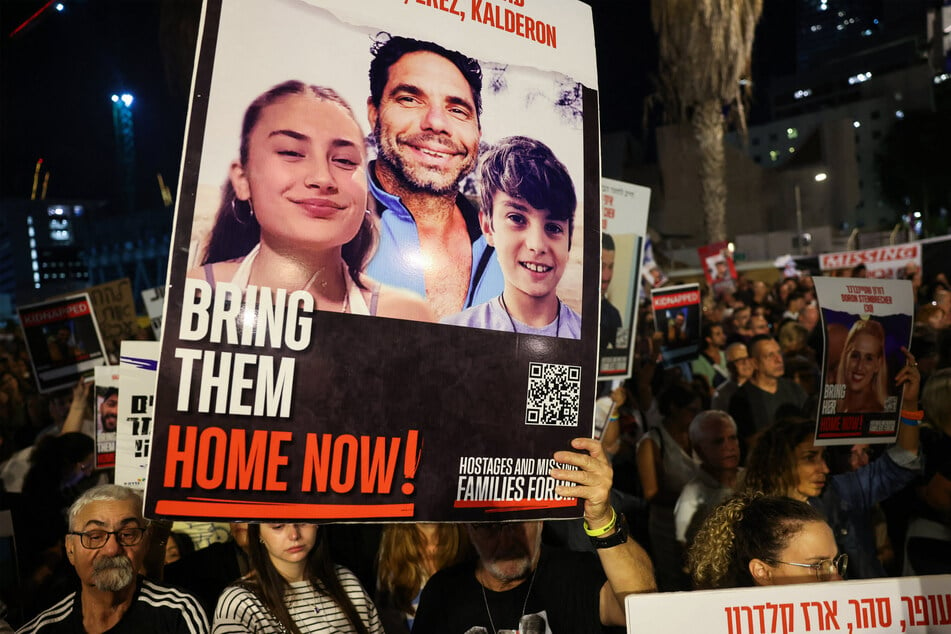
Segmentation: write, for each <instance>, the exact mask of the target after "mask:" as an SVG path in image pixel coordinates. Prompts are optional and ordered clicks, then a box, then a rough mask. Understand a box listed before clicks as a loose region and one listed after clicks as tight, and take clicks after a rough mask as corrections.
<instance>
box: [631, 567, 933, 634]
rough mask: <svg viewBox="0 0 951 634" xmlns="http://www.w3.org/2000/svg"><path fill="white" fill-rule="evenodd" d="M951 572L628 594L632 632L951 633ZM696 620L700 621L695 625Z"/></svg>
mask: <svg viewBox="0 0 951 634" xmlns="http://www.w3.org/2000/svg"><path fill="white" fill-rule="evenodd" d="M949 588H951V575H935V576H929V577H899V578H892V579H874V580H866V581H835V582H829V583H807V584H795V585H775V586H760V587H756V588H729V589H725V590H703V591H695V592H662V593H654V594H631V595H628V597H627V598H626V599H625V600H624V608H625V611H626V613H627V631H628V632H629V633H630V634H643V632H651V633H652V634H681V633H682V632H693V631H701V632H704V634H792V633H793V632H799V633H802V634H808V633H809V632H867V633H868V634H885V633H886V632H888V633H891V632H905V633H906V634H936V633H939V632H951V593H949V592H948V590H949ZM698 624H702V626H701V627H700V629H699V630H698Z"/></svg>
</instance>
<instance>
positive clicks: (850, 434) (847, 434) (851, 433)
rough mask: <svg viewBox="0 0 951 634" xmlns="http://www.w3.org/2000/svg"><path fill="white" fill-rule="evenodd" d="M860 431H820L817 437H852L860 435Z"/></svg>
mask: <svg viewBox="0 0 951 634" xmlns="http://www.w3.org/2000/svg"><path fill="white" fill-rule="evenodd" d="M861 435H862V432H861V431H849V432H844V431H843V432H838V433H834V432H833V433H827V432H821V433H820V434H819V438H852V437H853V436H861Z"/></svg>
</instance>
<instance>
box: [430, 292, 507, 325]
mask: <svg viewBox="0 0 951 634" xmlns="http://www.w3.org/2000/svg"><path fill="white" fill-rule="evenodd" d="M493 301H494V299H493V300H489V301H487V302H483V303H482V304H476V305H475V306H473V307H471V308H466V309H465V310H462V311H459V312H458V313H453V314H452V315H446V316H445V317H443V318H442V319H440V320H439V323H441V324H448V325H450V326H468V327H469V328H488V329H491V328H492V326H491V323H492V311H491V307H490V304H491V303H492V302H493Z"/></svg>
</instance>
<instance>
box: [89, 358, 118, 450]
mask: <svg viewBox="0 0 951 634" xmlns="http://www.w3.org/2000/svg"><path fill="white" fill-rule="evenodd" d="M94 378H95V382H96V383H95V391H96V400H95V405H96V409H95V411H94V412H93V414H94V416H95V417H96V468H97V469H109V468H112V467H114V466H116V427H117V425H118V422H119V367H118V366H115V365H100V366H97V367H96V368H95V373H94Z"/></svg>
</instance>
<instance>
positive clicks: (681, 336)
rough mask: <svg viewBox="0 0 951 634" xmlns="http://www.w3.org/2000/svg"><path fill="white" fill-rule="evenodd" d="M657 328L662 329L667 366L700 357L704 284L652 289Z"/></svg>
mask: <svg viewBox="0 0 951 634" xmlns="http://www.w3.org/2000/svg"><path fill="white" fill-rule="evenodd" d="M651 309H652V311H653V314H654V328H655V329H656V331H657V332H659V333H661V337H662V338H661V347H660V351H661V357H662V359H663V362H664V366H665V367H670V366H673V365H676V364H678V363H683V362H684V361H690V360H692V359H696V358H697V355H698V354H699V352H700V315H701V311H700V285H699V284H680V285H677V286H665V287H664V288H655V289H654V290H652V291H651Z"/></svg>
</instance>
